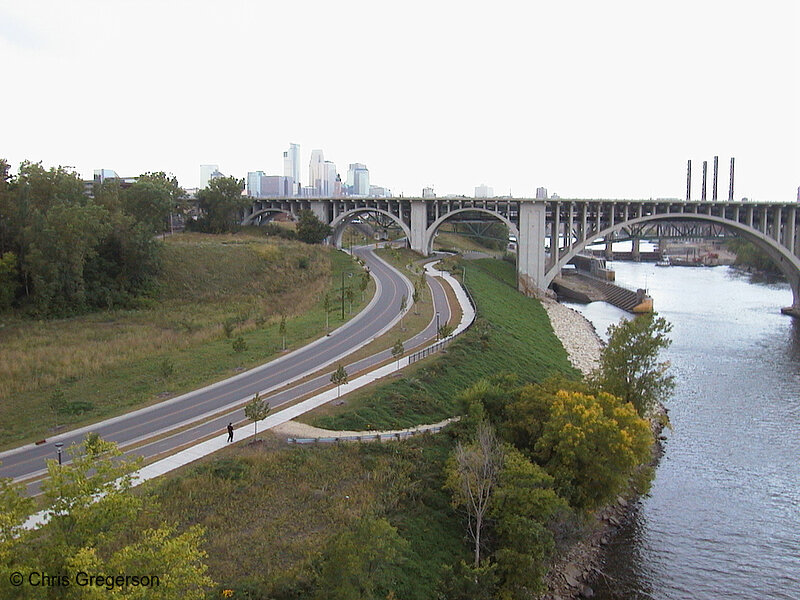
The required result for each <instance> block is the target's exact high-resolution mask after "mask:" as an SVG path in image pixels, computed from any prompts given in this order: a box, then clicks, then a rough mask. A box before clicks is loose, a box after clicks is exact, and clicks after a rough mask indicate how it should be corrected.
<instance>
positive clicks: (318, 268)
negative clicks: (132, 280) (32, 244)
mask: <svg viewBox="0 0 800 600" xmlns="http://www.w3.org/2000/svg"><path fill="white" fill-rule="evenodd" d="M163 250H164V258H163V270H162V272H161V274H160V276H159V285H158V290H157V292H156V293H155V294H154V297H152V298H151V299H149V300H148V301H147V302H146V303H145V306H144V307H143V308H141V309H139V310H131V311H111V312H100V313H94V314H90V315H85V316H81V317H75V318H70V319H60V320H53V321H29V320H21V319H14V318H12V317H5V318H3V320H2V321H0V348H2V352H0V447H2V446H6V447H8V446H10V445H15V444H17V443H20V442H22V441H30V440H32V439H36V438H38V437H45V436H46V435H50V434H51V433H52V432H53V431H56V430H57V429H56V426H61V428H63V427H65V426H74V425H77V424H79V423H86V422H91V421H95V420H98V419H99V418H102V417H107V416H110V415H113V414H118V413H120V412H123V411H124V410H128V409H130V408H132V407H137V406H142V405H145V404H148V403H152V402H156V401H158V400H161V399H164V398H168V397H171V396H174V395H177V394H179V393H182V392H185V391H188V390H190V389H193V388H195V387H198V386H201V385H204V384H207V383H210V382H212V381H215V380H218V379H221V378H224V377H227V376H230V375H232V374H234V373H236V372H238V371H240V370H242V369H244V368H247V367H250V366H254V365H256V364H260V363H262V362H265V361H266V360H269V358H270V357H273V356H275V355H277V354H278V353H279V352H280V351H281V337H280V335H279V333H278V327H279V321H280V318H281V315H286V319H287V321H286V329H287V333H286V338H287V347H289V348H291V347H296V346H299V345H302V344H303V343H304V342H305V341H308V340H310V339H313V338H315V337H318V336H319V335H321V334H322V333H323V332H324V330H325V315H324V311H323V309H322V306H321V300H322V297H323V295H324V294H325V292H326V291H328V292H330V293H331V294H332V295H334V296H335V295H336V294H337V293H338V287H339V281H340V279H339V276H338V275H339V273H340V272H341V271H342V270H343V269H344V270H348V271H356V270H360V267H358V265H355V264H354V263H353V261H352V260H351V259H350V257H348V256H347V255H345V254H343V253H341V252H335V251H331V250H330V249H328V248H323V247H320V246H308V245H306V244H302V243H299V242H293V241H287V240H280V239H271V238H270V239H266V238H263V237H251V236H243V235H240V236H210V235H202V234H185V235H178V236H173V237H169V238H167V239H166V241H165V243H164V249H163ZM371 285H372V284H371ZM371 294H372V289H370V291H369V293H368V294H366V295H365V302H367V301H368V300H369V298H370V297H371ZM356 300H360V294H356ZM359 304H360V302H359ZM353 312H354V314H355V312H356V310H355V307H354V311H353ZM346 318H349V315H347V316H346ZM340 322H341V320H340V317H339V314H338V312H336V311H332V313H331V317H330V323H331V327H335V326H337V325H338V324H340ZM228 334H230V337H229V335H228ZM240 336H241V337H242V340H243V341H244V345H245V346H246V349H245V350H241V351H238V352H237V351H235V350H234V349H233V343H232V342H233V341H234V340H236V338H238V337H240Z"/></svg>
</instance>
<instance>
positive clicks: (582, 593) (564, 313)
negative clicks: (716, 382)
mask: <svg viewBox="0 0 800 600" xmlns="http://www.w3.org/2000/svg"><path fill="white" fill-rule="evenodd" d="M542 306H543V307H544V309H545V310H546V311H547V314H548V316H549V317H550V322H551V324H552V326H553V331H554V332H555V334H556V336H557V337H558V338H559V340H561V343H562V345H563V346H564V349H565V350H566V351H567V354H568V356H569V360H570V362H571V363H572V365H573V366H574V367H575V368H576V369H579V370H580V371H581V373H583V374H584V376H586V375H589V374H590V373H591V372H592V371H594V370H595V369H596V368H597V367H598V366H599V364H600V354H601V352H602V349H603V346H604V343H603V341H602V340H601V339H600V336H599V335H598V334H597V331H596V330H595V328H594V325H592V323H591V322H590V321H589V320H588V319H586V318H585V317H584V316H583V315H582V314H580V313H579V312H578V311H576V310H574V309H572V308H569V307H567V306H564V305H563V304H559V303H558V302H556V301H555V300H549V299H545V300H542ZM667 422H668V419H667V411H666V409H665V408H664V407H663V406H661V405H659V406H658V408H657V410H656V412H655V414H654V415H653V416H652V417H651V419H650V427H651V430H652V432H653V439H654V440H655V442H654V444H653V448H652V459H651V462H650V463H649V464H648V465H643V466H642V467H640V468H639V471H645V470H648V469H652V468H655V466H656V465H657V463H658V460H659V459H660V458H661V455H662V454H663V446H662V444H661V441H662V440H661V433H662V430H663V428H664V427H665V425H666V423H667ZM637 474H639V473H638V472H637ZM637 479H638V478H637V477H636V476H635V475H634V476H633V477H632V478H631V484H630V487H629V488H628V490H627V491H626V492H625V493H624V494H621V495H619V496H617V498H616V499H615V500H614V501H613V502H611V503H609V504H607V505H606V506H604V507H602V508H600V509H599V510H597V511H596V512H595V513H594V515H593V516H592V517H590V519H589V523H588V525H587V534H586V536H585V537H584V538H583V539H582V540H581V541H579V542H577V543H575V544H573V545H572V547H570V548H569V550H567V552H565V553H563V554H561V555H560V556H558V557H557V558H556V559H555V560H553V562H552V563H551V565H550V567H549V569H548V573H547V575H546V576H545V586H546V589H547V592H546V593H545V594H544V595H543V596H542V599H543V600H567V599H574V598H591V597H592V596H594V590H593V589H592V585H594V582H595V581H597V580H598V579H600V578H603V577H605V574H604V573H603V571H602V568H601V567H602V564H603V558H604V552H605V550H606V547H607V546H608V544H609V542H610V540H611V538H612V537H613V536H614V534H615V533H616V532H617V530H618V529H619V528H620V527H621V526H622V524H623V523H625V521H626V520H627V519H628V518H629V516H630V515H631V514H632V512H633V510H634V508H635V506H636V500H637V499H638V497H639V496H640V495H641V493H642V491H641V490H640V489H637V486H636V483H638V481H637ZM634 482H636V483H634Z"/></svg>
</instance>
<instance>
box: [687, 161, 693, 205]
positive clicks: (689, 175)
mask: <svg viewBox="0 0 800 600" xmlns="http://www.w3.org/2000/svg"><path fill="white" fill-rule="evenodd" d="M691 199H692V160H691V159H689V164H688V165H687V166H686V200H687V201H689V200H691Z"/></svg>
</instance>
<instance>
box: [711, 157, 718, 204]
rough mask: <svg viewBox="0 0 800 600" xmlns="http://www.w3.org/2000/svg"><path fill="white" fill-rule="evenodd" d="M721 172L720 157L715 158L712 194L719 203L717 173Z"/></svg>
mask: <svg viewBox="0 0 800 600" xmlns="http://www.w3.org/2000/svg"><path fill="white" fill-rule="evenodd" d="M718 172H719V156H715V157H714V190H713V192H712V194H713V198H712V200H714V201H715V202H716V201H717V173H718Z"/></svg>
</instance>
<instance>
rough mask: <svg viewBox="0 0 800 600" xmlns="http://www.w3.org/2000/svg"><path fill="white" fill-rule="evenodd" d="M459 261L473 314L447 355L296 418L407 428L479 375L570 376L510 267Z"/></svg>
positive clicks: (539, 311)
mask: <svg viewBox="0 0 800 600" xmlns="http://www.w3.org/2000/svg"><path fill="white" fill-rule="evenodd" d="M461 265H465V266H466V269H467V287H468V288H469V289H470V291H471V293H472V295H473V297H474V299H475V303H476V305H477V308H478V319H477V321H476V323H475V324H474V325H473V326H472V328H471V329H470V330H468V331H467V332H466V333H465V334H464V335H462V336H461V337H459V338H458V339H457V340H456V341H454V342H453V343H452V344H451V345H450V346H449V348H448V350H447V353H445V354H443V355H441V356H438V357H436V358H435V359H433V360H430V361H426V362H424V363H421V364H420V366H417V367H413V368H411V369H409V370H407V371H405V372H404V374H403V377H401V378H400V379H397V380H395V381H392V382H391V383H387V384H384V385H380V386H378V387H376V388H371V389H368V390H365V391H362V392H356V393H354V394H352V395H351V396H348V398H347V400H346V403H345V404H344V405H342V406H329V407H324V408H323V409H321V410H320V411H317V412H315V413H310V414H308V415H305V416H304V417H301V420H304V421H307V422H309V423H311V424H313V425H316V426H318V427H324V428H326V429H348V430H365V429H391V428H395V427H410V426H412V425H418V424H422V423H433V422H436V421H438V420H440V419H445V418H447V417H450V416H452V415H453V413H454V411H455V410H456V406H455V400H454V398H455V397H456V396H457V394H458V392H459V391H460V390H463V389H465V388H467V387H469V386H470V385H471V384H473V383H474V382H475V381H477V380H479V379H481V378H483V377H487V376H491V375H495V374H498V373H514V374H516V375H517V376H518V377H519V380H520V382H521V383H525V382H538V381H542V380H543V379H545V378H546V377H547V376H548V375H550V374H553V373H556V372H560V373H564V374H566V375H567V376H570V377H577V376H578V374H577V371H575V369H573V367H572V366H571V365H570V363H569V359H568V358H567V353H566V351H565V350H564V347H563V346H562V345H561V342H560V341H559V340H558V338H556V336H555V334H554V333H553V328H552V327H551V326H550V320H549V319H548V317H547V313H546V312H545V310H544V309H543V308H542V306H541V304H540V303H539V301H538V300H535V299H533V298H528V297H526V296H523V295H522V294H520V293H518V292H517V291H516V289H515V288H514V287H513V285H512V282H514V281H515V275H514V266H513V265H511V264H509V263H507V262H502V261H497V260H492V259H482V260H478V261H465V262H462V263H461ZM456 272H459V273H460V272H461V267H460V266H459V267H457V268H456Z"/></svg>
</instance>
